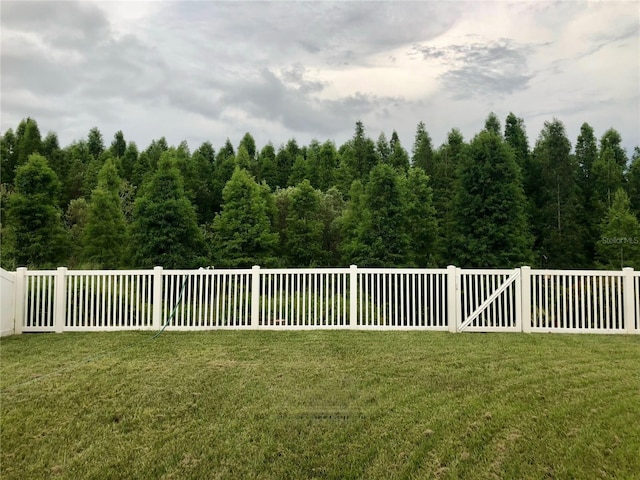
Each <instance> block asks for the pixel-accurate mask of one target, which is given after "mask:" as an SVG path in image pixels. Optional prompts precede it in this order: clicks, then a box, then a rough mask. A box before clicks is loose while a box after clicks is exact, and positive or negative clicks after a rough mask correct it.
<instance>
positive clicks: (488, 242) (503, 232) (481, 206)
mask: <svg viewBox="0 0 640 480" xmlns="http://www.w3.org/2000/svg"><path fill="white" fill-rule="evenodd" d="M454 207H455V212H456V221H457V226H456V233H457V237H456V239H455V242H454V247H455V252H456V256H457V262H456V264H457V265H459V266H461V267H476V268H477V267H498V268H499V267H502V268H505V267H515V266H519V265H523V264H528V263H529V262H530V261H531V256H532V255H531V236H530V234H529V230H528V224H527V218H526V199H525V196H524V192H523V189H522V178H521V173H520V168H519V167H518V164H517V163H516V161H515V156H514V153H513V150H512V149H511V148H510V147H509V146H508V145H507V144H506V143H505V142H504V141H503V140H502V137H501V136H500V134H499V133H496V131H495V129H493V128H488V129H485V130H483V131H482V132H480V133H479V134H478V135H476V137H475V138H474V139H473V140H472V141H471V144H470V145H469V151H468V155H466V156H464V157H462V162H461V163H460V166H459V183H458V190H457V193H456V197H455V201H454Z"/></svg>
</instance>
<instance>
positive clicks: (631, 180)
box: [627, 147, 640, 219]
mask: <svg viewBox="0 0 640 480" xmlns="http://www.w3.org/2000/svg"><path fill="white" fill-rule="evenodd" d="M627 191H628V192H629V199H630V201H631V210H632V211H633V212H634V213H635V214H636V217H638V218H639V219H640V147H635V149H634V150H633V156H632V157H631V164H630V165H629V170H628V171H627Z"/></svg>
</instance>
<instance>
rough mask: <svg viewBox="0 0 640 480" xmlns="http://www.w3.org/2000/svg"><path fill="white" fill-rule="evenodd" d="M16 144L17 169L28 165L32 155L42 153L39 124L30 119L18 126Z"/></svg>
mask: <svg viewBox="0 0 640 480" xmlns="http://www.w3.org/2000/svg"><path fill="white" fill-rule="evenodd" d="M16 143H17V163H16V167H19V166H21V165H24V164H25V163H27V161H28V159H29V157H30V156H31V155H32V154H34V153H41V152H42V137H41V136H40V129H39V128H38V123H37V122H36V121H35V120H34V119H33V118H31V117H28V118H26V119H25V120H22V121H21V122H20V123H19V124H18V128H17V129H16ZM3 181H4V180H3Z"/></svg>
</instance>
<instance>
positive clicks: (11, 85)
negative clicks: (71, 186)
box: [0, 0, 640, 153]
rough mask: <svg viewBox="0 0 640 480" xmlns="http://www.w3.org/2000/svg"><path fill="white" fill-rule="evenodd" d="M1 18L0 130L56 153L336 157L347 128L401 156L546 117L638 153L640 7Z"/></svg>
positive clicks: (235, 6)
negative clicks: (68, 148)
mask: <svg viewBox="0 0 640 480" xmlns="http://www.w3.org/2000/svg"><path fill="white" fill-rule="evenodd" d="M0 8H1V25H0V27H1V55H2V56H1V63H0V67H1V80H2V84H1V94H2V96H1V112H0V113H1V125H0V129H1V130H2V132H4V131H6V130H7V129H8V128H10V127H11V128H14V129H15V127H16V126H17V124H18V123H19V121H20V120H21V119H22V118H26V117H27V116H31V117H33V118H35V119H36V120H37V121H38V124H39V126H40V130H41V132H42V134H43V135H44V134H45V133H46V132H47V131H50V130H52V131H55V132H56V133H57V134H58V136H59V138H60V143H61V144H62V145H63V146H64V145H67V144H69V143H70V142H72V141H73V140H78V139H81V138H85V137H86V135H87V133H88V131H89V129H90V128H91V127H94V126H97V127H98V128H99V129H100V130H101V132H102V134H103V135H104V137H105V142H106V143H110V141H111V139H112V137H113V134H114V133H115V132H116V131H117V130H122V131H123V132H124V134H125V138H126V139H127V140H129V141H131V140H133V141H135V142H136V143H137V144H138V146H139V147H141V148H146V146H148V144H149V143H150V141H151V140H152V139H154V138H159V137H161V136H165V137H166V138H167V140H168V142H169V143H170V144H178V143H179V142H180V141H182V140H187V141H188V142H189V145H190V146H191V148H192V149H195V148H197V147H198V146H199V145H200V144H201V143H202V142H203V141H210V142H212V143H213V145H214V147H215V148H216V149H217V148H219V147H220V146H221V145H222V144H223V142H224V141H225V139H226V138H227V137H228V138H229V139H230V140H231V141H232V143H233V144H234V145H237V144H238V142H239V141H240V139H241V137H242V135H243V134H244V133H245V132H250V133H251V134H252V135H253V136H254V138H255V139H256V142H257V144H258V147H259V148H261V147H262V146H263V145H264V144H266V143H267V142H268V141H272V142H273V143H274V145H276V147H277V146H279V145H280V144H282V143H286V141H287V140H288V139H290V138H296V139H297V141H298V143H299V144H308V142H309V141H310V140H311V139H314V138H315V139H318V140H320V141H324V140H327V139H332V140H334V141H335V142H336V143H337V144H338V145H340V144H341V143H343V142H344V141H346V140H347V139H348V138H350V137H351V136H352V135H353V131H354V124H355V122H356V121H357V120H362V121H363V123H364V125H365V128H366V131H367V133H368V135H369V136H370V137H372V138H373V139H377V137H378V135H379V134H380V132H385V134H386V135H387V138H389V137H390V135H391V132H392V131H393V130H394V129H395V130H397V132H398V134H399V136H400V140H401V142H402V143H403V145H404V146H405V147H406V148H407V149H408V150H410V149H411V145H412V143H413V137H414V134H415V129H416V125H417V123H418V122H419V121H423V122H424V123H425V124H426V126H427V130H428V131H429V133H430V134H431V136H432V138H433V140H434V143H435V145H436V146H437V145H440V144H441V143H442V142H444V141H445V139H446V134H447V132H448V131H449V130H451V128H453V127H457V128H459V129H460V130H461V131H462V133H463V134H464V135H465V137H466V138H469V137H471V136H473V135H474V134H475V133H477V132H478V131H479V130H480V129H481V128H482V126H483V123H484V119H485V118H486V116H487V114H488V113H489V112H490V111H494V112H495V113H496V114H497V115H498V116H499V117H500V118H501V119H502V121H503V122H504V118H505V117H506V115H507V114H508V113H509V112H510V111H513V112H514V113H515V114H516V115H517V116H519V117H523V118H524V120H525V125H526V127H527V133H528V136H529V139H530V143H531V144H532V145H533V143H534V141H535V139H536V138H537V136H538V134H539V132H540V129H541V128H542V126H543V123H544V121H546V120H551V119H553V118H554V117H557V118H558V119H560V120H562V121H563V122H564V123H565V125H566V128H567V133H568V135H569V137H570V139H571V142H572V143H575V139H576V137H577V135H578V133H579V128H580V125H581V124H582V123H583V122H588V123H590V124H591V125H592V126H593V127H594V129H595V131H596V134H597V135H598V137H599V136H600V135H602V133H604V131H605V130H606V129H607V128H610V127H614V128H616V129H617V130H618V131H619V132H620V133H621V135H622V138H623V143H624V146H625V147H626V148H627V150H628V152H629V153H631V151H632V149H633V147H634V146H635V145H640V78H639V77H640V3H639V2H638V1H622V2H615V1H603V2H596V3H581V2H574V1H560V2H550V1H544V2H535V3H530V2H502V1H494V2H454V1H430V2H393V3H385V2H336V3H334V2H317V1H308V2H268V1H261V2H213V1H189V2H177V1H176V2H170V1H164V2H127V3H118V2H88V1H87V2H66V1H47V2H31V1H21V2H11V1H4V0H3V1H2V2H1V4H0Z"/></svg>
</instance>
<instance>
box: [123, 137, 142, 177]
mask: <svg viewBox="0 0 640 480" xmlns="http://www.w3.org/2000/svg"><path fill="white" fill-rule="evenodd" d="M137 162H138V146H137V145H136V143H135V142H129V143H128V144H127V148H126V149H125V151H124V154H123V155H122V156H121V157H120V162H119V163H118V166H119V168H118V174H119V175H120V178H122V179H123V180H126V181H128V182H133V169H134V168H135V165H136V163H137Z"/></svg>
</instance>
